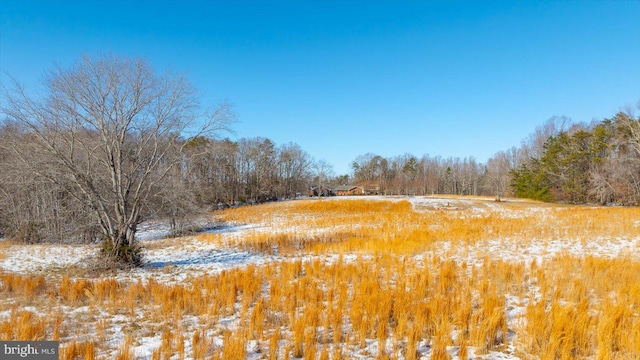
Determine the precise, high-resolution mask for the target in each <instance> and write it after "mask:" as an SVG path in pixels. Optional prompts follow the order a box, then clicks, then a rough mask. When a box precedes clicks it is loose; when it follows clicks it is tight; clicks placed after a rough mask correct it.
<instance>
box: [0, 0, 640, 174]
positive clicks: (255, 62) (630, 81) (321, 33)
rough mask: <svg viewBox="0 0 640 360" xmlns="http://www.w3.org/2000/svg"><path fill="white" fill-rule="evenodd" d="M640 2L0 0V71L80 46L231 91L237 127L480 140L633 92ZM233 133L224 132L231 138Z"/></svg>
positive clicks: (473, 143)
mask: <svg viewBox="0 0 640 360" xmlns="http://www.w3.org/2000/svg"><path fill="white" fill-rule="evenodd" d="M639 19H640V1H549V2H546V1H469V2H459V1H415V2H414V1H384V2H375V1H326V0H323V1H302V0H299V1H225V2H221V1H137V2H136V1H81V2H74V1H28V0H3V1H2V2H1V3H0V21H1V22H0V67H1V70H2V72H3V74H2V75H1V76H2V81H6V75H5V73H8V74H11V75H12V76H14V77H16V78H17V79H18V80H20V81H21V82H22V83H23V84H25V85H27V87H28V89H31V90H35V89H36V85H37V84H38V81H39V80H40V79H41V77H42V74H43V73H44V72H45V71H46V70H47V69H51V68H52V67H54V66H55V65H56V64H59V65H62V66H63V67H64V66H66V65H69V64H71V63H72V62H74V61H75V60H77V59H78V58H79V57H80V55H81V54H82V53H83V52H84V53H88V54H103V53H114V54H117V55H124V56H141V57H145V58H147V59H148V60H149V61H150V63H151V64H153V65H154V66H155V67H156V68H157V69H160V70H162V69H166V68H172V69H174V70H177V71H180V72H186V73H188V75H189V78H190V80H191V81H192V82H193V83H194V84H195V85H196V86H197V87H198V88H199V89H200V90H201V91H202V93H203V96H204V98H205V100H207V101H210V102H211V103H215V102H218V101H220V100H223V99H228V100H229V101H230V102H231V103H233V104H234V110H235V112H236V114H237V116H238V120H239V122H238V123H237V124H235V126H234V128H235V131H236V133H237V137H254V136H263V137H268V138H270V139H272V140H273V141H275V142H276V143H277V144H282V143H286V142H290V141H292V142H295V143H298V144H300V146H302V148H303V149H305V150H306V151H307V152H309V153H310V154H311V155H313V156H314V157H315V158H318V159H321V158H323V159H326V160H327V161H329V162H330V163H332V164H333V165H334V170H335V172H336V174H342V173H347V172H349V171H350V163H351V161H352V160H354V159H355V158H356V157H357V156H358V155H361V154H364V153H367V152H373V153H376V154H380V155H383V156H395V155H401V154H404V153H407V152H408V153H412V154H414V155H416V156H421V155H423V154H430V155H432V156H434V155H441V156H444V157H448V156H458V157H465V156H473V157H475V158H476V159H477V160H479V161H483V162H484V161H486V160H487V158H489V157H490V156H491V155H493V154H494V153H495V152H497V151H500V150H505V149H507V148H509V147H511V146H514V145H516V146H517V145H519V144H520V141H521V140H522V138H524V137H525V136H526V135H527V134H528V133H530V132H531V131H532V130H533V129H534V128H535V127H536V126H537V125H540V124H542V123H543V122H545V121H546V120H547V119H548V118H550V117H552V116H554V115H566V116H568V117H571V118H572V119H573V120H574V121H587V122H588V121H591V120H592V119H602V118H604V117H610V116H612V115H613V114H614V113H615V112H616V111H618V110H620V109H621V108H622V107H623V106H625V105H634V106H635V104H636V103H637V102H638V100H640V21H639ZM234 137H235V136H232V138H234Z"/></svg>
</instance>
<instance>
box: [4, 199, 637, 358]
mask: <svg viewBox="0 0 640 360" xmlns="http://www.w3.org/2000/svg"><path fill="white" fill-rule="evenodd" d="M212 216H215V218H216V221H217V222H218V223H219V224H221V226H220V227H219V228H218V229H214V230H213V231H211V232H209V233H203V234H200V235H198V236H193V237H186V238H178V239H165V240H145V241H143V242H142V244H143V246H144V247H145V255H146V259H147V260H148V264H147V266H145V267H144V268H142V269H137V270H134V271H129V272H114V273H111V274H103V275H100V276H97V275H96V274H94V273H93V272H92V271H91V269H86V268H85V267H84V266H83V263H86V261H83V260H84V259H86V258H88V257H92V256H95V252H96V248H95V247H93V246H89V245H83V246H58V245H37V246H23V245H17V244H11V243H9V242H6V241H5V242H2V243H1V245H0V281H1V283H0V294H1V296H0V340H17V339H20V340H60V341H61V348H62V355H61V357H60V358H61V359H81V358H82V359H94V358H95V359H112V358H117V359H134V358H136V359H138V358H141V359H186V358H197V359H209V358H211V359H241V358H249V359H262V358H265V359H294V358H302V359H341V358H359V359H369V358H372V359H420V358H422V359H516V358H520V359H640V209H638V208H621V207H606V208H605V207H576V206H557V205H549V204H543V203H537V202H527V201H515V200H512V201H503V202H495V201H493V200H492V199H483V198H461V197H446V198H445V197H404V198H402V197H390V198H384V197H366V198H360V197H349V198H330V199H310V200H296V201H288V202H277V203H270V204H264V205H259V206H251V207H242V208H237V209H230V210H225V211H222V212H217V213H215V214H214V215H212Z"/></svg>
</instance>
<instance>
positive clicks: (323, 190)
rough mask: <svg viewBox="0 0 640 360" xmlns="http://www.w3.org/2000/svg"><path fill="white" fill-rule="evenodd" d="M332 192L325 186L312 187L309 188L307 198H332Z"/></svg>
mask: <svg viewBox="0 0 640 360" xmlns="http://www.w3.org/2000/svg"><path fill="white" fill-rule="evenodd" d="M333 195H334V192H333V190H331V189H329V188H328V187H326V186H322V187H320V186H312V187H310V188H309V197H314V196H333Z"/></svg>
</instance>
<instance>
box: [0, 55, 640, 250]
mask: <svg viewBox="0 0 640 360" xmlns="http://www.w3.org/2000/svg"><path fill="white" fill-rule="evenodd" d="M43 85H44V94H45V95H44V96H42V97H32V96H30V95H28V94H27V93H26V92H25V91H24V90H23V89H22V88H21V87H20V86H19V85H17V84H15V85H14V86H13V88H11V90H10V91H5V94H4V97H3V105H2V118H1V119H0V121H1V123H0V235H2V236H7V237H10V238H12V239H15V240H18V241H22V242H29V243H37V242H42V241H57V242H89V241H103V242H104V243H105V244H106V245H105V251H107V252H110V253H111V254H112V255H113V256H116V257H124V258H125V260H127V259H126V257H128V256H133V255H131V254H129V253H127V252H128V251H130V250H128V249H130V248H135V246H134V239H135V234H136V231H137V227H138V225H139V224H140V223H142V222H143V221H147V220H151V219H157V218H161V219H165V220H171V221H170V222H171V224H172V226H174V228H175V230H176V231H179V230H181V229H182V228H183V227H184V226H186V225H185V224H187V223H188V221H189V219H192V218H193V215H194V214H198V213H200V212H204V211H210V210H212V209H216V208H220V207H227V206H234V205H239V204H252V203H259V202H264V201H270V200H275V199H291V198H294V197H296V196H299V195H307V194H309V189H310V188H311V187H315V188H324V187H332V186H338V185H347V184H350V185H358V186H360V187H362V188H363V189H364V190H366V192H367V193H369V194H382V195H431V194H456V195H490V196H495V197H497V198H501V197H507V196H518V197H526V198H532V199H538V200H543V201H559V202H567V203H600V204H625V205H635V204H637V203H638V201H639V199H640V118H639V117H638V116H636V115H634V113H633V111H632V110H627V111H625V112H620V113H618V114H616V115H614V116H613V117H612V118H610V119H604V120H602V121H599V122H593V123H591V124H584V123H573V122H572V121H571V120H570V119H568V118H566V117H553V118H551V119H549V120H548V121H547V122H546V123H544V124H543V125H541V126H539V127H538V128H536V129H535V131H534V132H532V133H531V135H529V136H528V137H527V138H526V139H524V140H523V141H522V144H521V145H520V146H519V147H513V148H511V149H508V150H505V151H500V152H498V153H496V154H495V155H494V156H493V157H491V158H490V159H488V160H487V162H486V163H481V162H478V161H476V160H475V159H474V158H472V157H468V158H452V157H448V158H444V157H440V156H430V155H422V156H420V157H418V156H415V155H412V154H405V155H401V156H396V157H389V158H386V157H382V156H380V155H376V154H374V153H366V154H363V155H361V156H358V157H357V158H356V159H354V160H353V162H352V164H351V168H352V170H353V172H352V173H351V174H339V175H338V176H334V174H333V171H332V166H331V164H329V163H327V162H326V161H324V160H319V161H317V160H315V159H314V158H313V157H312V156H311V155H310V154H308V153H307V152H305V151H304V150H303V149H302V148H301V147H300V146H299V145H297V144H295V143H288V144H280V145H278V144H275V143H274V142H273V141H272V140H270V139H268V138H261V137H257V138H250V139H247V138H241V139H239V140H236V141H234V140H230V139H221V138H220V137H219V135H220V134H222V132H221V131H224V130H226V129H228V128H229V124H230V122H231V121H232V120H233V114H232V113H231V110H230V108H229V106H228V105H227V104H221V105H219V106H217V107H215V108H214V110H213V111H212V112H208V113H207V112H204V111H202V110H201V105H200V99H199V98H198V97H197V95H196V93H195V91H194V90H193V88H192V87H191V85H190V84H189V82H188V81H187V80H186V79H185V78H184V77H183V76H181V75H176V74H171V73H164V74H160V75H158V74H157V73H156V72H155V71H154V70H153V69H152V68H151V67H150V66H149V65H148V64H146V63H145V62H144V61H142V60H139V59H120V58H115V57H103V58H88V57H84V58H82V59H81V60H80V61H79V62H78V63H76V64H75V65H74V66H72V67H71V68H69V69H56V70H54V71H51V72H50V73H49V74H48V76H47V77H46V78H45V80H44V82H43ZM5 90H6V89H5ZM131 251H132V250H131ZM127 261H128V260H127Z"/></svg>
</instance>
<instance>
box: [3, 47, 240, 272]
mask: <svg viewBox="0 0 640 360" xmlns="http://www.w3.org/2000/svg"><path fill="white" fill-rule="evenodd" d="M43 85H44V92H43V94H44V95H43V96H41V97H38V96H32V95H30V94H28V93H27V92H26V91H25V90H24V89H23V88H22V87H21V86H19V85H18V84H17V83H15V84H14V86H13V88H12V89H11V90H10V91H7V92H6V93H5V94H4V99H3V104H2V112H3V115H4V119H3V127H4V131H3V137H4V138H3V142H2V149H1V150H2V152H3V153H4V154H5V158H10V162H11V163H10V164H5V165H6V166H8V168H11V169H12V170H13V171H12V172H11V173H8V174H10V175H9V177H10V179H8V181H15V182H17V183H20V184H22V185H24V184H30V185H29V186H30V187H31V188H32V189H33V191H44V192H51V194H49V196H51V197H52V198H55V199H56V201H58V202H60V206H61V208H62V209H65V210H64V211H72V210H70V209H75V208H76V207H77V211H78V213H77V214H75V215H76V216H77V217H86V218H88V219H91V221H86V224H84V225H86V226H91V225H90V224H95V229H94V230H96V231H97V232H99V234H100V236H101V238H103V239H104V240H105V244H106V250H107V252H108V254H109V255H110V256H112V257H114V258H117V259H120V260H124V261H126V262H132V261H133V260H134V259H133V258H134V255H135V254H133V253H132V251H134V249H135V244H134V241H135V234H136V231H137V226H138V224H139V223H140V222H141V221H142V220H144V219H145V218H148V217H150V216H152V215H153V214H154V212H156V211H157V210H158V209H156V208H154V205H155V204H158V203H159V200H161V199H159V198H160V197H162V195H163V194H164V192H163V187H164V186H166V180H167V177H168V175H170V174H172V171H174V170H175V169H176V168H177V167H178V166H177V165H179V164H181V163H182V162H183V157H182V154H184V150H185V145H186V144H187V142H186V141H183V140H182V137H183V136H184V135H185V134H190V135H195V136H200V135H211V134H212V133H214V132H215V131H218V130H221V129H223V128H225V127H226V126H227V125H228V123H229V121H230V120H231V118H232V117H231V113H230V111H229V106H228V105H226V104H223V105H221V106H218V107H217V108H216V109H215V110H214V111H213V112H212V113H209V114H203V113H202V111H201V109H200V104H199V99H198V97H197V95H196V93H195V91H194V89H193V87H192V86H191V84H190V83H189V82H188V81H187V80H186V78H185V77H184V76H182V75H177V74H172V73H164V74H161V75H157V74H156V73H155V72H154V70H153V69H152V68H151V67H150V66H149V64H147V63H146V62H145V61H144V60H140V59H126V58H118V57H114V56H104V57H99V58H92V57H87V56H85V57H83V58H81V59H80V61H78V62H77V63H76V64H75V65H73V66H72V67H70V68H69V69H62V68H57V69H55V70H53V71H51V72H50V73H49V74H48V76H47V77H46V79H45V80H44V82H43ZM7 161H9V160H7ZM20 176H23V177H24V176H26V177H30V179H28V181H26V182H25V181H22V180H21V179H20V178H19V177H20ZM25 186H26V185H25ZM25 190H28V189H25ZM31 198H33V197H31ZM68 204H73V206H71V207H68V206H66V205H68ZM71 217H74V216H71ZM80 222H85V221H80ZM32 225H33V224H32Z"/></svg>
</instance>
